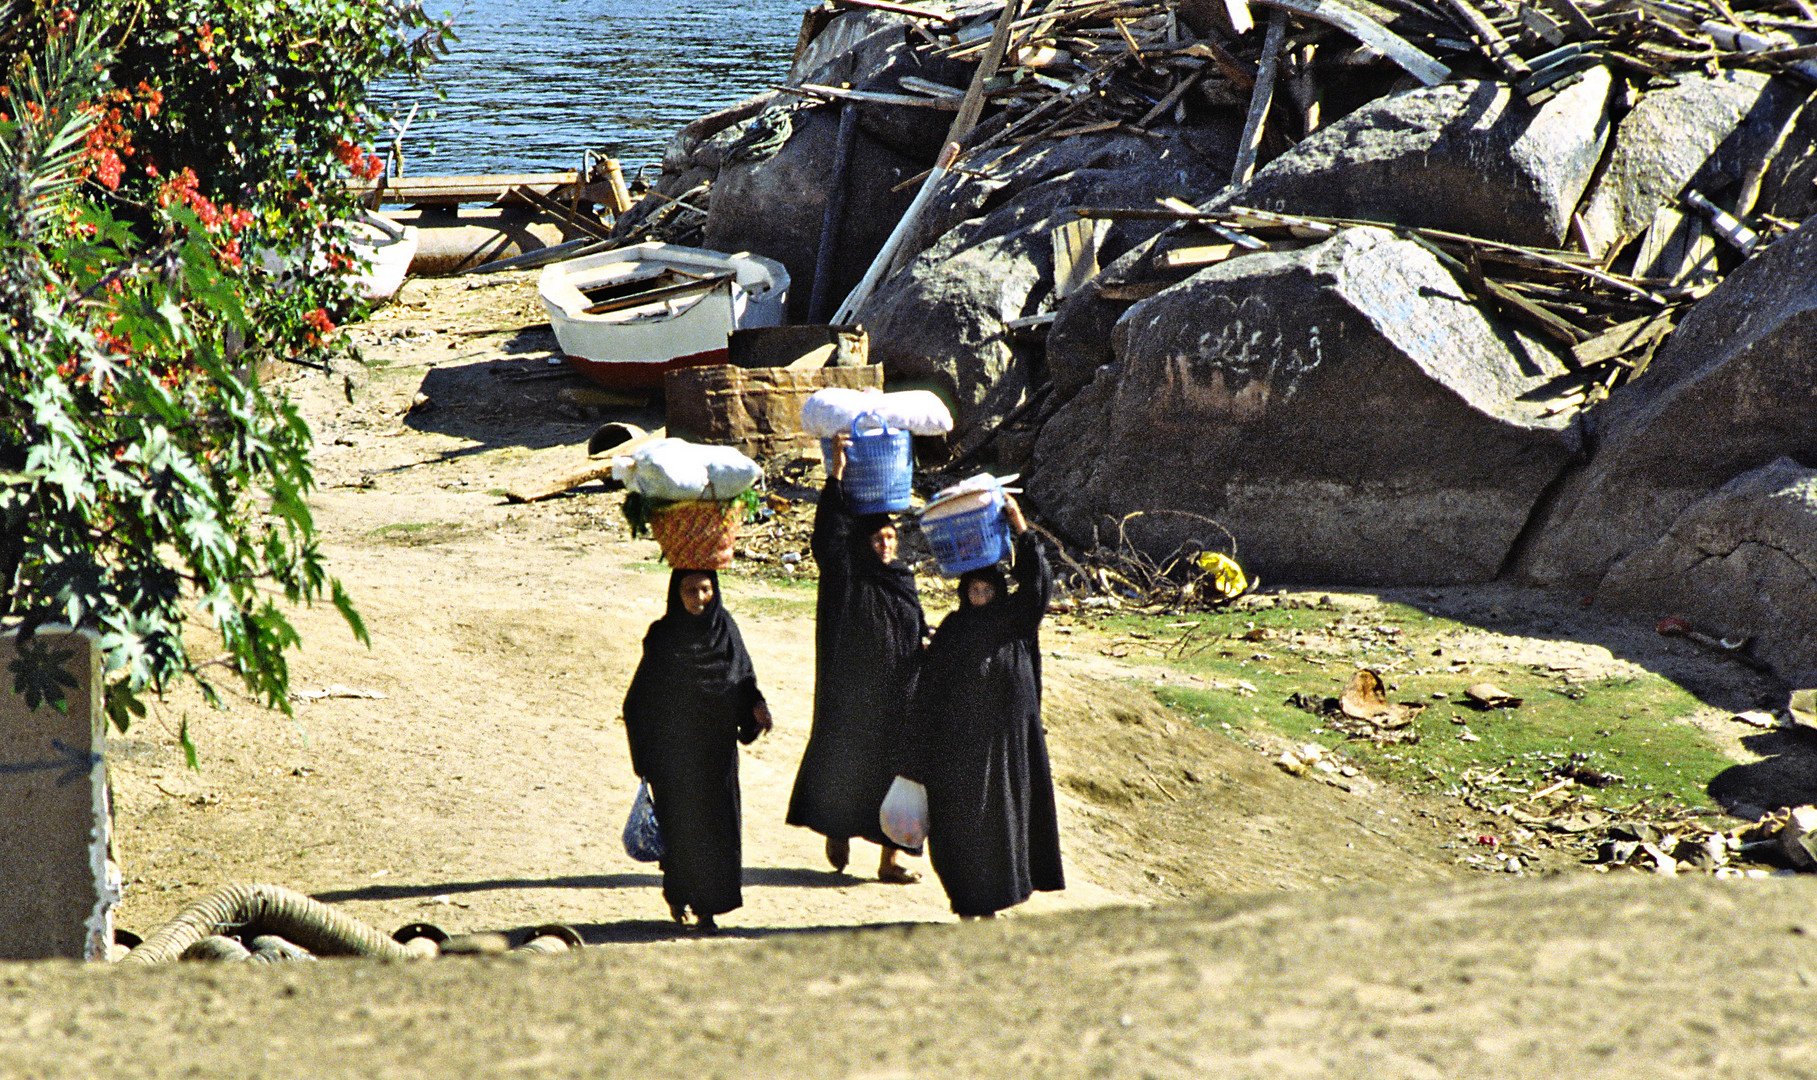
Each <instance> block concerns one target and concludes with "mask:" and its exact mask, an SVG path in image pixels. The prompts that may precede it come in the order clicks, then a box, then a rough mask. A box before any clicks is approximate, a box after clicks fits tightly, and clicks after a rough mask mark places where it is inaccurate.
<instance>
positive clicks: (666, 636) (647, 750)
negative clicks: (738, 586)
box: [625, 570, 770, 932]
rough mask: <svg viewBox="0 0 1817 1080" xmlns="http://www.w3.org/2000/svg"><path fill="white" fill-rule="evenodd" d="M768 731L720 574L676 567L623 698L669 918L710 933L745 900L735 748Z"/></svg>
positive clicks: (767, 720)
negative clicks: (690, 920)
mask: <svg viewBox="0 0 1817 1080" xmlns="http://www.w3.org/2000/svg"><path fill="white" fill-rule="evenodd" d="M768 730H770V710H769V706H767V705H766V704H765V703H764V700H763V694H762V692H761V691H759V690H758V689H757V676H756V674H755V673H754V672H753V671H752V669H751V656H750V654H749V653H748V652H746V651H745V647H744V639H743V638H742V637H741V636H740V635H739V633H738V624H737V623H735V622H733V621H732V616H731V615H730V614H729V613H727V611H726V609H725V607H724V606H723V605H722V604H721V603H720V598H719V574H718V573H717V572H715V571H712V570H676V571H674V572H673V573H671V574H670V575H669V602H668V610H667V611H666V612H665V613H664V614H663V617H662V618H660V619H658V620H656V621H655V622H654V623H652V624H650V632H649V633H648V634H646V635H645V636H644V651H643V659H642V660H641V661H639V663H638V665H637V673H636V674H635V675H633V676H632V678H631V689H630V690H629V691H628V692H627V693H626V694H625V733H626V735H627V736H628V737H629V739H630V743H631V768H632V770H633V771H635V772H636V773H637V775H638V776H641V777H643V778H644V779H645V780H647V781H649V784H650V794H651V795H652V796H653V797H654V799H655V802H656V821H657V823H658V825H659V826H660V827H661V829H662V841H663V848H664V851H663V856H662V893H663V898H664V899H666V900H667V901H668V902H669V914H670V915H671V916H672V917H673V918H674V919H675V921H676V922H678V923H685V922H686V920H687V914H688V912H689V911H690V910H691V911H692V912H693V913H694V918H695V925H696V926H698V927H699V928H700V929H701V930H703V931H707V932H711V931H713V930H715V929H717V926H716V925H715V923H714V921H713V920H714V916H717V915H722V914H724V913H725V912H728V911H731V910H732V909H734V908H737V907H739V906H741V905H742V904H743V902H744V898H743V894H742V892H741V890H740V885H741V884H742V879H743V876H744V867H743V852H742V844H741V838H740V835H739V828H740V821H739V792H738V744H739V743H746V744H749V743H752V742H755V741H756V740H757V737H758V736H759V735H762V734H763V733H764V732H766V731H768Z"/></svg>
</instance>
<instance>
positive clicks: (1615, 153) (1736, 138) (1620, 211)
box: [1581, 71, 1805, 257]
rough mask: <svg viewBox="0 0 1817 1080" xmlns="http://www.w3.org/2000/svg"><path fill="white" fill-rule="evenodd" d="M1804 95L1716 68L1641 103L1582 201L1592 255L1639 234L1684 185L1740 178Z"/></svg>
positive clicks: (1756, 76)
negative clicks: (1715, 70) (1709, 73)
mask: <svg viewBox="0 0 1817 1080" xmlns="http://www.w3.org/2000/svg"><path fill="white" fill-rule="evenodd" d="M1804 96H1805V91H1804V90H1803V88H1799V90H1798V91H1796V92H1795V90H1794V88H1793V86H1792V85H1791V84H1790V83H1789V82H1788V81H1787V80H1784V79H1774V78H1772V77H1771V76H1768V75H1766V74H1763V73H1761V72H1757V71H1722V72H1718V73H1717V74H1715V75H1701V74H1695V73H1686V74H1683V75H1680V76H1677V84H1676V85H1674V86H1669V87H1667V88H1665V89H1663V90H1655V91H1653V92H1652V93H1650V94H1648V95H1647V96H1645V97H1643V98H1641V100H1640V104H1638V105H1636V106H1635V107H1634V110H1633V111H1632V112H1630V113H1629V114H1628V115H1627V116H1626V117H1624V118H1623V119H1622V121H1621V124H1620V126H1619V127H1617V128H1616V131H1615V145H1614V147H1613V148H1612V149H1611V150H1610V152H1609V163H1608V165H1607V166H1606V167H1605V168H1604V169H1603V171H1602V174H1601V175H1600V176H1598V177H1597V179H1596V182H1595V183H1594V184H1593V185H1592V186H1591V188H1590V190H1589V191H1588V192H1587V193H1586V194H1585V196H1584V203H1583V209H1582V211H1581V212H1582V214H1583V218H1584V233H1585V235H1586V236H1587V237H1588V238H1589V240H1590V252H1591V253H1592V254H1594V255H1597V256H1599V257H1600V256H1601V255H1603V254H1604V253H1605V252H1607V251H1608V250H1609V249H1610V248H1612V247H1621V246H1622V245H1624V244H1626V243H1627V242H1628V241H1629V240H1632V239H1634V238H1635V237H1637V236H1639V235H1640V234H1641V233H1642V232H1645V231H1646V229H1647V227H1648V226H1649V225H1651V224H1652V223H1653V215H1654V213H1655V212H1656V211H1657V210H1658V209H1659V208H1660V207H1661V206H1665V205H1676V203H1677V201H1678V197H1679V194H1680V193H1681V192H1683V191H1684V189H1685V188H1686V187H1687V186H1692V187H1696V188H1698V189H1700V190H1706V189H1714V188H1716V187H1721V186H1723V185H1724V184H1726V183H1728V182H1729V181H1731V180H1733V179H1735V178H1736V177H1739V176H1740V175H1741V174H1742V173H1743V172H1744V171H1745V170H1746V168H1747V166H1748V165H1749V164H1750V163H1752V162H1753V161H1756V160H1758V159H1759V158H1761V157H1762V156H1764V155H1765V153H1766V151H1767V150H1768V148H1770V147H1771V146H1772V144H1773V141H1774V140H1775V139H1776V138H1777V137H1778V135H1779V132H1780V129H1781V127H1782V126H1783V125H1784V123H1785V120H1786V117H1787V116H1789V115H1790V113H1791V110H1792V109H1794V108H1796V107H1797V105H1798V103H1799V102H1800V101H1801V100H1802V99H1803V97H1804ZM1719 178H1726V179H1721V180H1720V181H1719Z"/></svg>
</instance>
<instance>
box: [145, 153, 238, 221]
mask: <svg viewBox="0 0 1817 1080" xmlns="http://www.w3.org/2000/svg"><path fill="white" fill-rule="evenodd" d="M197 183H198V181H197V179H196V171H195V170H194V169H189V168H185V169H184V170H183V171H182V172H180V173H178V174H177V175H175V176H173V177H171V178H170V179H168V180H166V181H164V183H163V184H161V185H159V187H158V205H159V206H169V205H170V204H171V203H173V202H180V203H182V204H183V205H184V206H187V207H189V208H190V209H191V210H194V211H195V213H196V217H198V218H201V219H202V224H203V225H205V226H207V227H208V228H209V229H210V230H211V231H216V232H219V231H222V228H223V226H224V227H225V231H226V233H227V234H228V236H232V235H233V234H235V233H238V232H240V231H241V230H242V229H245V228H246V227H247V226H248V225H251V224H252V213H251V211H248V210H236V209H234V208H233V207H231V206H227V207H220V206H216V205H215V204H214V202H213V201H212V200H210V199H209V198H208V196H206V195H204V194H202V193H201V192H200V191H197V190H196V186H197Z"/></svg>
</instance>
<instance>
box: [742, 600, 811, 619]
mask: <svg viewBox="0 0 1817 1080" xmlns="http://www.w3.org/2000/svg"><path fill="white" fill-rule="evenodd" d="M728 603H729V605H730V606H731V607H732V608H734V609H735V610H736V612H737V613H738V614H740V615H758V616H769V617H774V618H784V619H811V618H813V617H814V598H813V597H811V596H807V597H803V596H750V595H738V596H733V597H730V598H729V599H728Z"/></svg>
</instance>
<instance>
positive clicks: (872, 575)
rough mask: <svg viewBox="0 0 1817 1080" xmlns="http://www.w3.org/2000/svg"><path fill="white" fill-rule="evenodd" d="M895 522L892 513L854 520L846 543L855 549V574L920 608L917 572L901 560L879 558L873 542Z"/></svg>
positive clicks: (853, 569) (853, 553)
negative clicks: (916, 587) (916, 581)
mask: <svg viewBox="0 0 1817 1080" xmlns="http://www.w3.org/2000/svg"><path fill="white" fill-rule="evenodd" d="M895 524H896V519H895V518H894V517H892V516H891V515H889V514H859V515H857V516H856V517H854V518H853V519H852V531H851V533H850V534H849V535H848V538H847V542H848V543H849V544H851V546H852V558H851V563H850V565H851V568H852V573H853V574H854V575H857V576H862V577H864V578H865V579H867V580H869V581H872V582H875V583H876V584H877V586H878V587H879V588H881V589H883V590H884V591H885V592H888V593H890V594H891V595H892V596H895V597H897V598H898V599H900V600H905V601H907V602H909V603H911V604H914V605H916V606H917V607H919V605H920V603H921V594H920V593H918V592H917V591H916V590H915V572H914V571H913V570H911V569H909V567H908V564H907V563H904V562H903V561H902V560H901V559H897V560H896V561H895V562H889V563H886V562H884V561H883V560H882V559H880V558H878V557H877V549H876V548H874V547H872V546H871V539H872V538H873V537H875V536H876V535H877V534H878V533H879V532H881V531H882V530H883V529H884V528H886V527H893V526H895Z"/></svg>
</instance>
